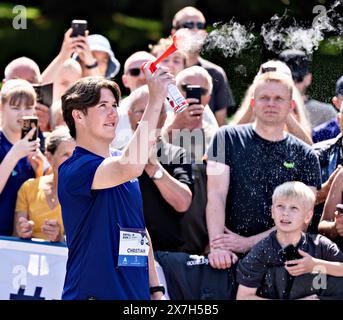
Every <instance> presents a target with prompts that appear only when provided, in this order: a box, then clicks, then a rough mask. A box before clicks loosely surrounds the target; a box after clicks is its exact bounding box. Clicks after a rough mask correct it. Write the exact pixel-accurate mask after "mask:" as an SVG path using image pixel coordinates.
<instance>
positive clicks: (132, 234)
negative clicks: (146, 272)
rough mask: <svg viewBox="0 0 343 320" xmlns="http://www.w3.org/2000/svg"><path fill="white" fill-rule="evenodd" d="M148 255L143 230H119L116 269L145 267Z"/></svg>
mask: <svg viewBox="0 0 343 320" xmlns="http://www.w3.org/2000/svg"><path fill="white" fill-rule="evenodd" d="M148 254H149V242H148V238H147V236H146V230H145V229H137V228H120V233H119V256H118V267H147V266H148Z"/></svg>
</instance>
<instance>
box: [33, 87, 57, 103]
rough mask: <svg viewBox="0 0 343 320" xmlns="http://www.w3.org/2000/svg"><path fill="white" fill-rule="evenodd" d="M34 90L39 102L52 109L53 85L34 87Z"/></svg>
mask: <svg viewBox="0 0 343 320" xmlns="http://www.w3.org/2000/svg"><path fill="white" fill-rule="evenodd" d="M33 88H34V89H35V91H36V94H37V102H39V103H41V104H44V105H45V106H47V107H49V108H50V107H51V105H52V92H53V84H52V83H48V84H44V85H33Z"/></svg>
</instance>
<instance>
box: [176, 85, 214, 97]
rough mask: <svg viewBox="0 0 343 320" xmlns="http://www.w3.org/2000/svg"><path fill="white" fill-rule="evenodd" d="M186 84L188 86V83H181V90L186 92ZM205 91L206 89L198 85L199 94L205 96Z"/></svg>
mask: <svg viewBox="0 0 343 320" xmlns="http://www.w3.org/2000/svg"><path fill="white" fill-rule="evenodd" d="M188 86H189V85H188V84H182V85H181V89H182V91H184V92H186V91H187V87H188ZM207 92H208V89H206V88H202V87H200V94H201V95H202V96H205V95H206V94H207Z"/></svg>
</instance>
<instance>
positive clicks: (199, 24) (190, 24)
mask: <svg viewBox="0 0 343 320" xmlns="http://www.w3.org/2000/svg"><path fill="white" fill-rule="evenodd" d="M195 26H196V27H197V28H198V29H199V30H204V29H205V28H206V23H205V22H193V21H186V22H184V23H182V24H179V25H177V26H176V29H181V28H187V29H194V28H195Z"/></svg>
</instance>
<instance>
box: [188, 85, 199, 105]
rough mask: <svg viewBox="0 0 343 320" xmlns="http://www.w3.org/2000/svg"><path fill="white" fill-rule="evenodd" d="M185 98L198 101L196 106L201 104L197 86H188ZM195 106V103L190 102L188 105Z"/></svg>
mask: <svg viewBox="0 0 343 320" xmlns="http://www.w3.org/2000/svg"><path fill="white" fill-rule="evenodd" d="M186 98H195V99H198V101H199V102H198V104H200V103H201V87H200V86H198V85H188V86H187V87H186ZM192 104H196V102H191V103H190V104H189V105H192Z"/></svg>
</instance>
